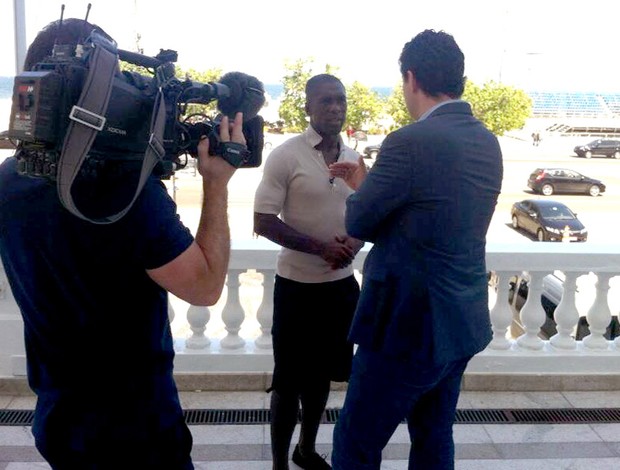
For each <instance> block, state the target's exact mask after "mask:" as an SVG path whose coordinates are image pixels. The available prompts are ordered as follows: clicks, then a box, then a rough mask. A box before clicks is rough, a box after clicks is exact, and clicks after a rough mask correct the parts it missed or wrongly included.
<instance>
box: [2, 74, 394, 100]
mask: <svg viewBox="0 0 620 470" xmlns="http://www.w3.org/2000/svg"><path fill="white" fill-rule="evenodd" d="M283 88H284V86H283V85H282V84H281V83H268V84H265V91H266V92H267V93H268V94H269V97H270V98H271V99H273V100H279V99H280V97H281V95H282V90H283ZM372 90H374V91H376V92H377V93H378V94H379V96H389V94H390V93H391V92H392V88H390V87H373V88H372ZM12 94H13V77H0V100H2V99H4V98H11V95H12Z"/></svg>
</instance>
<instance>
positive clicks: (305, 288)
mask: <svg viewBox="0 0 620 470" xmlns="http://www.w3.org/2000/svg"><path fill="white" fill-rule="evenodd" d="M359 293H360V288H359V284H358V282H357V280H356V279H355V277H354V276H350V277H347V278H345V279H341V280H338V281H332V282H323V283H304V282H296V281H291V280H290V279H285V278H283V277H281V276H277V275H276V280H275V285H274V296H273V297H274V301H273V327H272V330H271V333H272V337H273V354H274V362H275V367H274V372H273V382H272V385H271V388H272V389H275V390H282V389H283V388H287V389H289V390H291V389H293V390H296V391H298V392H299V391H300V390H302V389H303V388H306V387H307V386H312V385H313V384H315V383H316V382H317V379H324V380H331V381H334V382H344V381H347V380H349V375H350V373H351V360H352V357H353V343H351V342H349V341H348V338H347V337H348V334H349V329H350V327H351V320H352V319H353V314H354V312H355V307H356V305H357V300H358V298H359Z"/></svg>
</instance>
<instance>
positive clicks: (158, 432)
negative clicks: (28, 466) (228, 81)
mask: <svg viewBox="0 0 620 470" xmlns="http://www.w3.org/2000/svg"><path fill="white" fill-rule="evenodd" d="M59 25H60V22H59V21H56V22H54V23H51V24H49V25H48V26H47V27H45V28H44V29H43V30H42V31H41V32H40V33H39V34H38V35H37V37H36V38H35V40H34V42H33V43H32V44H31V46H30V48H29V50H28V54H27V58H26V63H25V67H24V68H25V70H30V69H31V68H32V67H33V65H34V64H36V63H37V62H39V61H41V60H42V59H44V58H45V57H47V56H49V55H50V54H51V51H52V47H53V44H54V42H58V43H61V44H76V43H77V42H78V41H79V40H80V39H82V38H83V37H84V35H88V34H89V33H90V31H92V30H93V29H94V28H96V26H94V25H91V24H89V23H87V22H86V21H83V20H78V19H68V20H64V21H63V22H62V26H61V27H60V26H59ZM98 29H99V28H98ZM102 33H103V32H102ZM103 34H104V35H105V33H103ZM242 117H243V116H242V114H241V113H237V115H236V117H235V119H234V122H229V120H228V118H226V117H225V118H223V120H222V124H221V126H220V139H221V140H222V141H223V142H227V141H232V142H236V143H239V144H243V145H245V138H244V136H243V132H242ZM208 147H209V141H208V139H206V138H203V139H202V140H201V142H200V144H199V146H198V155H199V162H198V170H199V172H200V174H201V176H202V180H203V201H202V213H201V217H200V223H199V226H198V229H197V232H196V235H195V237H194V236H192V234H191V233H190V231H189V230H188V229H187V228H186V227H185V226H184V225H183V223H182V222H181V221H180V219H179V216H178V214H177V211H176V205H175V203H174V201H173V200H172V199H171V198H170V196H169V195H168V192H167V190H166V187H165V185H164V184H163V183H162V182H161V180H160V179H158V178H156V177H154V176H151V177H150V179H149V180H148V182H147V183H146V184H145V186H144V188H143V189H142V191H141V192H140V195H139V197H138V198H137V200H136V201H135V203H134V204H133V206H132V207H131V210H130V211H129V212H128V213H127V214H126V215H125V216H124V217H123V218H122V219H120V220H119V221H117V222H115V223H112V224H107V225H98V224H93V223H90V222H88V221H85V220H82V219H80V218H78V217H76V216H74V215H73V214H71V213H70V212H69V211H68V210H67V209H65V208H64V207H63V205H62V204H61V202H60V200H59V197H58V194H57V191H56V185H55V184H53V183H50V181H48V180H46V179H43V178H31V177H27V176H21V175H19V174H18V172H17V170H16V159H15V158H14V157H11V158H8V159H7V160H6V161H5V162H4V163H3V164H2V165H0V255H1V257H2V262H3V264H4V267H5V270H6V274H7V277H8V279H9V283H10V286H11V289H12V292H13V294H14V296H15V299H16V301H17V303H18V305H19V307H20V310H21V313H22V316H23V319H24V330H25V332H24V333H25V343H26V352H27V361H28V380H29V385H30V387H31V388H32V390H33V391H34V392H35V394H36V395H37V404H36V410H35V416H34V424H33V434H34V437H35V443H36V446H37V449H38V450H39V451H40V453H41V455H42V456H43V457H44V458H45V459H46V460H47V461H48V462H49V464H50V465H51V467H52V469H54V470H63V469H115V470H118V469H129V468H131V469H136V468H141V469H166V470H176V469H179V470H180V469H183V470H185V469H193V468H194V467H193V464H192V461H191V457H190V452H191V448H192V436H191V434H190V431H189V429H188V427H187V425H186V424H185V421H184V418H183V413H182V408H181V405H180V401H179V396H178V391H177V388H176V384H175V382H174V377H173V359H174V348H173V340H172V334H171V331H170V324H169V320H168V294H167V292H170V293H172V294H174V295H176V296H178V297H179V298H181V299H183V300H185V301H187V302H189V303H190V304H192V305H213V304H214V303H215V302H216V301H217V300H218V298H219V297H220V295H221V292H222V289H223V285H224V280H225V276H226V273H227V269H228V261H229V254H230V231H229V226H228V219H227V184H228V182H229V180H230V178H231V177H232V175H233V174H234V172H235V168H234V167H233V166H231V165H230V164H229V163H227V162H226V161H225V160H224V159H222V158H220V157H219V156H210V155H209V154H208ZM118 173H119V172H115V171H113V170H111V171H110V172H109V173H107V176H108V177H107V178H105V177H102V180H97V181H95V182H92V181H87V180H86V181H81V182H79V181H78V180H76V186H75V187H74V188H73V192H74V193H75V194H74V195H75V198H76V201H82V204H83V209H84V210H85V211H86V212H88V211H90V213H91V214H92V213H97V212H98V211H102V210H104V209H106V208H109V207H114V206H118V207H122V206H123V205H124V204H126V201H123V200H122V199H123V196H126V195H127V193H131V191H133V190H134V188H131V187H130V188H125V191H123V184H125V181H123V180H122V178H121V179H115V176H114V175H118ZM132 176H133V175H132ZM127 179H129V178H127ZM123 193H124V194H123Z"/></svg>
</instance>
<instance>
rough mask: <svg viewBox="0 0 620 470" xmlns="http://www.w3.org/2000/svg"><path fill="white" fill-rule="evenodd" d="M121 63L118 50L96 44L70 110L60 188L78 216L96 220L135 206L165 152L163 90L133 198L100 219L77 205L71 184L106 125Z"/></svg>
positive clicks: (117, 216) (66, 203)
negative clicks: (122, 207)
mask: <svg viewBox="0 0 620 470" xmlns="http://www.w3.org/2000/svg"><path fill="white" fill-rule="evenodd" d="M117 66H118V55H117V54H115V53H112V52H110V51H108V50H106V49H105V48H103V47H95V48H94V50H93V52H92V56H91V58H90V63H89V72H88V76H87V77H86V82H85V83H84V87H83V89H82V93H81V95H80V98H79V100H78V102H77V104H76V105H75V106H73V109H72V110H71V113H70V119H71V122H70V123H69V126H68V128H67V133H66V135H65V140H64V143H63V147H62V152H61V155H60V162H59V166H58V174H57V189H58V195H59V197H60V201H61V202H62V204H63V206H65V208H66V209H67V210H69V211H70V212H71V213H72V214H74V215H75V216H77V217H79V218H81V219H84V220H87V221H89V222H92V223H94V224H110V223H113V222H116V221H117V220H119V219H120V218H121V217H123V216H124V215H125V214H126V213H127V212H128V211H129V209H131V206H132V205H133V203H134V202H135V200H136V199H137V197H138V195H139V194H140V191H141V190H142V188H143V187H144V184H145V183H146V181H147V180H148V177H149V175H150V174H151V171H152V170H153V168H154V166H155V164H156V163H157V161H158V160H159V159H161V158H162V157H163V156H164V154H165V151H164V147H163V143H162V139H163V133H164V126H165V120H166V110H165V103H164V100H163V94H162V92H161V90H160V91H159V93H158V96H157V99H156V100H155V109H154V110H153V116H152V118H151V136H150V139H149V145H148V146H147V149H146V153H145V155H144V160H143V162H142V169H141V171H140V177H139V182H138V186H137V188H136V192H135V194H134V197H133V199H132V201H131V202H130V203H129V204H128V205H127V207H125V208H124V209H123V210H121V211H120V212H117V213H116V214H113V215H110V216H106V217H103V218H98V219H90V218H88V217H86V216H85V215H84V214H82V213H81V212H80V211H79V210H78V209H77V207H76V206H75V203H74V202H73V197H72V195H71V186H72V185H73V181H74V180H75V178H76V177H77V175H78V174H79V171H80V168H81V167H82V163H83V162H84V159H85V158H86V155H87V154H88V152H89V151H90V148H91V146H92V144H93V141H94V140H95V137H96V136H97V132H99V131H100V130H101V129H103V127H104V125H105V117H104V116H105V114H106V111H107V108H108V102H109V100H110V94H111V92H112V84H113V82H114V75H115V74H116V70H117Z"/></svg>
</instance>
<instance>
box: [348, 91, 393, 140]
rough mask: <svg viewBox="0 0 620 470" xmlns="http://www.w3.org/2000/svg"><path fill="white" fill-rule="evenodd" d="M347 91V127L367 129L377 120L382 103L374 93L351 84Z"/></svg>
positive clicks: (383, 105)
mask: <svg viewBox="0 0 620 470" xmlns="http://www.w3.org/2000/svg"><path fill="white" fill-rule="evenodd" d="M346 90H347V119H346V121H347V125H349V124H350V125H351V126H353V129H368V128H369V127H372V126H373V125H374V123H375V122H376V121H377V120H378V118H379V117H380V115H381V113H382V112H383V109H384V107H385V103H384V101H383V100H382V99H381V97H380V96H379V94H378V93H377V92H376V91H373V90H371V89H370V88H369V87H367V86H365V85H362V84H361V83H360V82H357V81H355V82H353V83H352V84H351V85H349V86H347V87H346Z"/></svg>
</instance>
